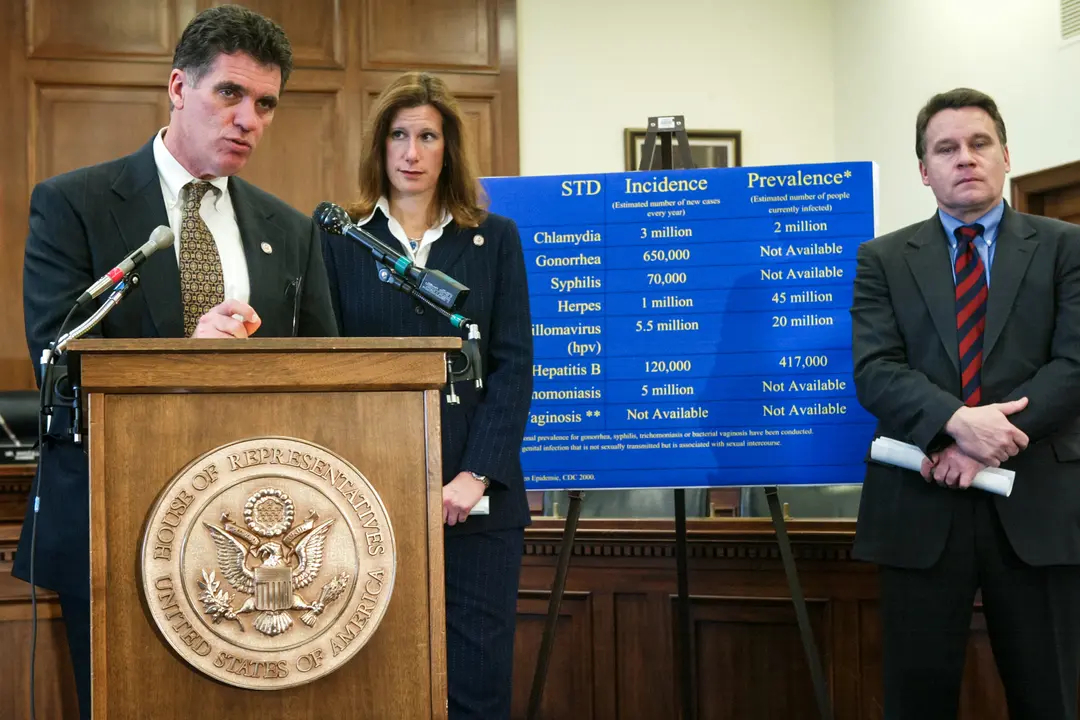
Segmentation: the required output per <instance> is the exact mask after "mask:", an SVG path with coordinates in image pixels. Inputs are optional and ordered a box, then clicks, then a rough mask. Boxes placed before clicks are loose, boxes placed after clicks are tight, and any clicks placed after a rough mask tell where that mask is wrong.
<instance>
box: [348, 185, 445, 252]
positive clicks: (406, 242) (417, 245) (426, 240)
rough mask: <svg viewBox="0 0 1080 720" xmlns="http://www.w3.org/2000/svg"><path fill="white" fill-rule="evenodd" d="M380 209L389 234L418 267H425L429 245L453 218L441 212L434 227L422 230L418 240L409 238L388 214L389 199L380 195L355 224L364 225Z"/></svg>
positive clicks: (429, 249) (438, 236) (403, 229)
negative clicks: (440, 218)
mask: <svg viewBox="0 0 1080 720" xmlns="http://www.w3.org/2000/svg"><path fill="white" fill-rule="evenodd" d="M376 210H380V211H382V214H383V215H385V216H386V219H387V224H388V226H389V228H390V234H391V235H393V236H394V237H396V238H397V240H398V242H399V243H401V247H402V248H403V249H404V250H405V255H406V256H407V257H408V258H409V259H410V260H412V261H413V264H414V265H417V266H419V267H427V261H428V255H430V254H431V246H432V245H433V244H435V241H436V240H438V239H439V238H441V237H442V234H443V229H444V228H445V227H446V226H447V225H449V224H450V221H451V220H453V219H454V216H453V215H451V214H450V213H449V212H445V211H444V212H443V218H442V221H441V222H440V223H439V224H438V225H436V226H435V227H432V228H428V229H427V230H425V231H424V236H423V237H422V238H420V239H419V240H410V239H409V237H408V236H407V235H406V234H405V228H403V227H401V223H399V222H398V221H397V220H396V219H394V216H393V215H391V214H390V201H389V200H387V199H386V197H385V196H384V197H380V198H379V201H378V202H377V203H375V208H374V209H373V210H372V211H371V214H370V215H368V216H367V217H366V218H364V219H362V220H361V221H360V222H358V223H357V225H360V226H364V225H367V224H368V222H370V221H371V218H373V217H375V211H376Z"/></svg>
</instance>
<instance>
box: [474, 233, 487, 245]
mask: <svg viewBox="0 0 1080 720" xmlns="http://www.w3.org/2000/svg"><path fill="white" fill-rule="evenodd" d="M472 244H473V245H475V246H476V247H481V246H482V245H483V244H484V236H483V235H473V239H472Z"/></svg>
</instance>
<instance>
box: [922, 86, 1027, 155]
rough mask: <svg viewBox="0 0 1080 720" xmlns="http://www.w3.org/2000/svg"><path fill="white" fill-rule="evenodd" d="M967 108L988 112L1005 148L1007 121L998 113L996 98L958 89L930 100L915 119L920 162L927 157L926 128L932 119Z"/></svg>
mask: <svg viewBox="0 0 1080 720" xmlns="http://www.w3.org/2000/svg"><path fill="white" fill-rule="evenodd" d="M966 107H976V108H980V109H982V110H984V111H986V114H987V115H989V116H990V119H991V120H993V121H994V127H995V128H997V134H998V140H1000V141H1001V146H1002V147H1005V145H1006V142H1005V121H1004V120H1002V119H1001V113H1000V112H998V107H997V103H996V102H994V98H992V97H990V96H989V95H987V94H986V93H984V92H979V91H978V90H972V89H971V88H956V89H954V90H949V91H948V92H943V93H938V94H937V95H935V96H934V97H932V98H930V99H929V100H928V101H927V103H926V105H924V106H923V109H922V110H920V111H919V116H918V117H917V118H916V119H915V155H916V156H918V158H919V160H922V159H923V156H925V155H926V126H927V125H929V124H930V118H932V117H934V116H935V115H937V114H938V113H939V112H941V111H942V110H959V109H960V108H966Z"/></svg>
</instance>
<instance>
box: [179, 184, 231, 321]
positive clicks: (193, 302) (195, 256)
mask: <svg viewBox="0 0 1080 720" xmlns="http://www.w3.org/2000/svg"><path fill="white" fill-rule="evenodd" d="M212 187H213V185H211V184H210V183H208V182H202V181H199V180H195V181H192V182H189V183H188V184H187V185H185V186H184V188H183V193H185V196H184V197H185V199H184V208H183V210H182V211H181V213H180V296H181V298H182V299H183V303H184V334H185V335H186V336H187V337H191V335H192V333H194V332H195V326H196V325H198V323H199V318H200V317H202V316H203V315H205V314H206V312H207V311H208V310H210V308H212V307H214V306H215V305H219V304H221V303H222V302H223V301H224V300H225V281H224V278H223V276H222V273H221V256H220V255H218V250H217V245H215V244H214V236H213V235H211V234H210V228H208V227H206V223H205V222H203V219H202V216H200V215H199V206H200V205H201V204H202V199H203V195H205V194H206V193H207V191H208V190H210V189H211V188H212Z"/></svg>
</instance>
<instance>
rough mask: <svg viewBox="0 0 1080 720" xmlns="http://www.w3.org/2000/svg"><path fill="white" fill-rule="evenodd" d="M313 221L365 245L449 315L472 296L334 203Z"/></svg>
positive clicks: (319, 211)
mask: <svg viewBox="0 0 1080 720" xmlns="http://www.w3.org/2000/svg"><path fill="white" fill-rule="evenodd" d="M312 217H313V218H315V222H316V223H317V224H318V226H319V227H320V228H322V229H323V230H325V231H326V232H328V233H332V234H334V235H344V236H345V237H347V238H351V239H352V240H355V241H356V242H358V243H360V244H361V245H363V246H364V247H365V248H367V249H368V251H369V252H370V253H371V254H372V256H373V257H374V258H375V260H376V261H377V262H379V263H381V264H383V265H385V266H387V267H389V268H390V270H391V271H392V272H393V273H394V274H395V275H397V276H398V277H400V278H402V279H404V280H408V281H409V282H410V283H412V284H414V285H415V286H416V289H417V291H418V292H419V293H420V295H422V296H424V298H426V299H427V300H429V301H431V302H432V303H433V304H435V305H436V306H437V307H439V308H442V309H443V310H445V311H447V312H449V313H453V312H456V311H457V309H458V308H459V307H461V304H462V303H463V302H465V298H467V297H468V296H469V288H467V287H465V286H464V285H462V284H461V283H459V282H458V281H457V280H455V279H454V278H452V277H450V276H449V275H447V274H445V273H442V272H439V271H438V270H429V269H427V268H422V267H419V266H417V265H415V264H414V263H413V262H412V260H409V258H407V257H405V256H404V255H402V254H401V253H399V252H397V251H395V250H392V249H390V248H389V247H387V246H386V244H384V243H383V242H382V241H381V240H379V238H377V237H375V236H374V235H372V234H371V233H369V232H368V231H367V230H364V229H363V228H361V227H359V226H358V225H356V224H355V223H353V221H352V220H351V219H350V218H349V214H348V213H347V212H345V210H344V209H343V208H342V207H341V206H339V205H335V204H334V203H332V202H321V203H319V205H318V207H316V208H315V212H314V213H312Z"/></svg>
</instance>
